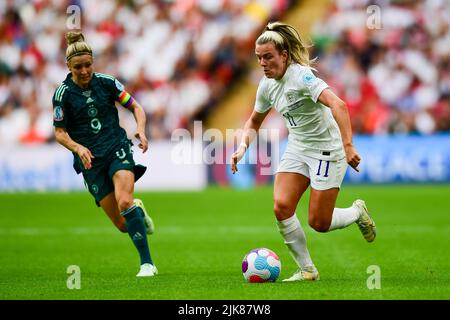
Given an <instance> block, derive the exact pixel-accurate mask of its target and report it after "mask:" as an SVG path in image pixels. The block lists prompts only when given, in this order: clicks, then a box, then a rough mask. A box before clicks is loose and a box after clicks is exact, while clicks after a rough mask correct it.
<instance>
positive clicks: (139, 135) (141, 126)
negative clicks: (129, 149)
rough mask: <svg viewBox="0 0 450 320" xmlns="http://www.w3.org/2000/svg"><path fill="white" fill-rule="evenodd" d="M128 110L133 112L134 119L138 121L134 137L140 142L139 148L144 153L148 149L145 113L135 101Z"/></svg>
mask: <svg viewBox="0 0 450 320" xmlns="http://www.w3.org/2000/svg"><path fill="white" fill-rule="evenodd" d="M128 109H129V110H130V111H131V112H133V115H134V118H135V119H136V124H137V127H136V132H135V133H134V136H135V138H136V139H138V140H139V141H140V143H139V148H141V149H142V153H144V152H146V151H147V149H148V140H147V137H146V136H145V123H146V116H145V111H144V109H143V108H142V106H141V105H140V104H139V103H138V102H137V101H136V100H133V102H132V103H131V104H130V106H129V107H128Z"/></svg>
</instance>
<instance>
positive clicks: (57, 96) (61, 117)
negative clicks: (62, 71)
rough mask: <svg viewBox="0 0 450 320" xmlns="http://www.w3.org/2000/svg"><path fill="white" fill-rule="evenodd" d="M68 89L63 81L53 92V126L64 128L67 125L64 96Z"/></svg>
mask: <svg viewBox="0 0 450 320" xmlns="http://www.w3.org/2000/svg"><path fill="white" fill-rule="evenodd" d="M68 91H69V89H68V87H67V86H66V85H65V84H64V83H63V84H61V85H60V86H59V87H58V88H57V89H56V90H55V93H54V94H53V98H52V104H53V126H55V127H60V128H65V127H66V126H67V112H66V110H67V106H66V101H67V99H66V97H67V94H68Z"/></svg>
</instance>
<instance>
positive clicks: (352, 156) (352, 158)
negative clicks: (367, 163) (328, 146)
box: [345, 145, 361, 172]
mask: <svg viewBox="0 0 450 320" xmlns="http://www.w3.org/2000/svg"><path fill="white" fill-rule="evenodd" d="M345 154H346V156H347V163H348V164H349V165H350V167H352V168H353V169H354V170H355V171H356V172H359V169H358V166H359V163H360V162H361V157H360V156H359V154H358V151H356V149H355V147H354V146H353V145H351V146H347V147H345Z"/></svg>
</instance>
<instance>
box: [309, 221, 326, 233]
mask: <svg viewBox="0 0 450 320" xmlns="http://www.w3.org/2000/svg"><path fill="white" fill-rule="evenodd" d="M308 224H309V226H310V227H311V228H313V229H314V230H316V231H317V232H327V231H328V229H329V228H330V221H327V220H325V219H320V218H315V217H309V218H308Z"/></svg>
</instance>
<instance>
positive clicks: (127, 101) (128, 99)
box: [117, 90, 134, 108]
mask: <svg viewBox="0 0 450 320" xmlns="http://www.w3.org/2000/svg"><path fill="white" fill-rule="evenodd" d="M117 101H118V102H119V103H120V104H121V105H122V106H123V107H125V108H128V107H129V106H131V105H132V104H133V101H134V99H133V97H132V96H131V95H130V94H129V93H128V92H126V91H125V90H124V91H122V93H121V94H120V95H119V98H118V99H117Z"/></svg>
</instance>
